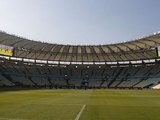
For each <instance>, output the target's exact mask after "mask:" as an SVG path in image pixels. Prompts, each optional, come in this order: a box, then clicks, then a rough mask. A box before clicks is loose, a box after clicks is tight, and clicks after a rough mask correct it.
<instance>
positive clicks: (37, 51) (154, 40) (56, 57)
mask: <svg viewBox="0 0 160 120" xmlns="http://www.w3.org/2000/svg"><path fill="white" fill-rule="evenodd" d="M0 44H3V45H7V46H12V47H14V57H19V58H28V59H40V60H49V61H63V62H114V61H131V60H145V59H154V58H157V52H156V47H158V46H160V33H156V34H153V35H150V36H147V37H144V38H139V39H136V40H134V41H128V42H124V43H117V44H109V45H60V44H50V43H44V42H37V41H33V40H29V39H25V38H22V37H18V36H15V35H11V34H7V33H5V32H0Z"/></svg>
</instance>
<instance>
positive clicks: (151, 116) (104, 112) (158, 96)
mask: <svg viewBox="0 0 160 120" xmlns="http://www.w3.org/2000/svg"><path fill="white" fill-rule="evenodd" d="M0 120H160V91H156V90H14V91H5V90H3V91H2V90H1V91H0Z"/></svg>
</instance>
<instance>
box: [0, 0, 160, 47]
mask: <svg viewBox="0 0 160 120" xmlns="http://www.w3.org/2000/svg"><path fill="white" fill-rule="evenodd" d="M159 6H160V0H0V30H2V31H5V32H7V33H10V34H15V35H17V36H21V37H24V38H28V39H31V40H36V41H42V42H48V43H57V44H71V45H100V44H114V43H119V42H124V41H130V40H134V39H137V38H139V37H144V36H148V35H151V34H153V33H155V32H158V31H160V15H159V14H160V7H159Z"/></svg>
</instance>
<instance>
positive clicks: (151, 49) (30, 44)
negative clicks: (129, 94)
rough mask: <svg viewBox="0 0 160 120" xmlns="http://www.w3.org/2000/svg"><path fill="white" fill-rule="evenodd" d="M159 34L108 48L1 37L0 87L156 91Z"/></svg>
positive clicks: (159, 81)
mask: <svg viewBox="0 0 160 120" xmlns="http://www.w3.org/2000/svg"><path fill="white" fill-rule="evenodd" d="M159 46H160V33H155V34H153V35H150V36H147V37H143V38H139V39H136V40H133V41H128V42H124V43H117V44H109V45H60V44H50V43H44V42H37V41H33V40H28V39H25V38H22V37H18V36H15V35H11V34H8V33H5V32H0V54H1V55H0V86H1V87H36V88H122V89H124V88H127V89H134V88H136V89H144V88H146V89H147V88H152V87H154V86H156V85H158V84H159V83H160V69H159V68H160V64H159V63H160V59H159V56H160V54H159V53H160V52H159V50H160V47H159Z"/></svg>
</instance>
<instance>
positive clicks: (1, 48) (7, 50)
mask: <svg viewBox="0 0 160 120" xmlns="http://www.w3.org/2000/svg"><path fill="white" fill-rule="evenodd" d="M0 55H6V56H13V47H11V46H7V45H2V44H0Z"/></svg>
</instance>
